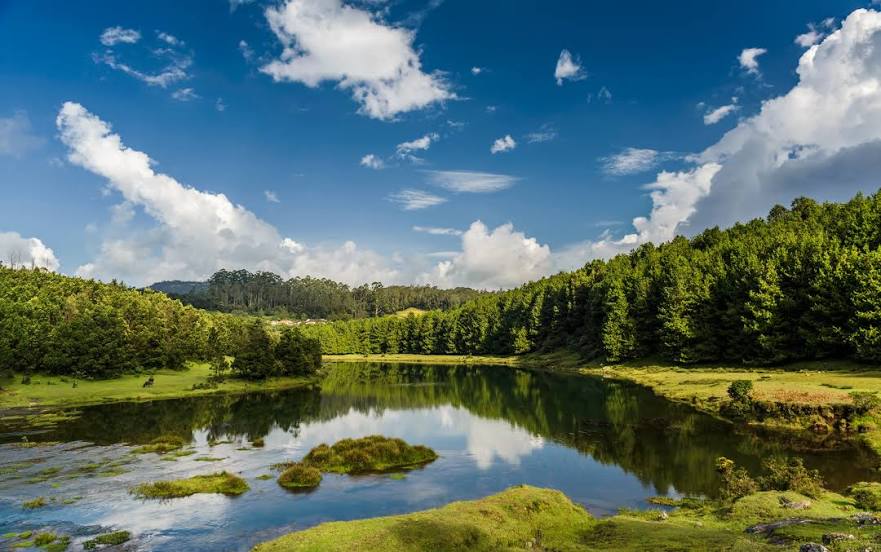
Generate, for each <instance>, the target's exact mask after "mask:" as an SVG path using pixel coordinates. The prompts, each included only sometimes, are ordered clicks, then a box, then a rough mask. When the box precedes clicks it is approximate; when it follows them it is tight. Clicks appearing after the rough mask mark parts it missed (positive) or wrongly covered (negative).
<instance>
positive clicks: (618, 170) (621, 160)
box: [600, 148, 682, 176]
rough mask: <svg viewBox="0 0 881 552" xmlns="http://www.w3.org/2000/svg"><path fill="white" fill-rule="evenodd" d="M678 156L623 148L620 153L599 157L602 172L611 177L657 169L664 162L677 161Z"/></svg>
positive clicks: (645, 149) (679, 156) (655, 151)
mask: <svg viewBox="0 0 881 552" xmlns="http://www.w3.org/2000/svg"><path fill="white" fill-rule="evenodd" d="M681 157H682V156H681V155H680V154H677V153H674V152H671V151H658V150H654V149H649V148H624V149H623V150H621V151H620V152H618V153H616V154H614V155H609V156H607V157H601V158H600V163H601V165H602V169H603V172H604V173H606V174H610V175H613V176H624V175H628V174H638V173H642V172H646V171H648V170H651V169H653V168H655V167H657V166H658V165H659V164H661V163H663V162H664V161H669V160H671V159H679V158H681Z"/></svg>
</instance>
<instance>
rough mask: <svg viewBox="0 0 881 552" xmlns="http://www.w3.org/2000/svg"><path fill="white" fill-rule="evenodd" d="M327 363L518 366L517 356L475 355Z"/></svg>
mask: <svg viewBox="0 0 881 552" xmlns="http://www.w3.org/2000/svg"><path fill="white" fill-rule="evenodd" d="M322 358H323V360H324V361H325V362H400V363H402V364H496V365H504V366H516V365H518V364H520V363H522V359H521V358H520V357H517V356H513V355H512V356H490V355H486V356H482V355H478V356H474V355H397V354H396V355H324V356H323V357H322Z"/></svg>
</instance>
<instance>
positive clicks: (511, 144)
mask: <svg viewBox="0 0 881 552" xmlns="http://www.w3.org/2000/svg"><path fill="white" fill-rule="evenodd" d="M516 147H517V142H515V141H514V139H513V138H511V135H510V134H506V135H504V136H502V137H501V138H496V141H495V142H493V144H492V145H491V146H490V147H489V151H490V153H493V154H496V153H504V152H506V151H511V150H512V149H514V148H516Z"/></svg>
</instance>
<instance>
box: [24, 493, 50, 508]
mask: <svg viewBox="0 0 881 552" xmlns="http://www.w3.org/2000/svg"><path fill="white" fill-rule="evenodd" d="M46 504H47V502H46V498H45V497H42V496H38V497H37V498H34V499H31V500H26V501H25V502H24V503H22V505H21V507H22V508H24V509H25V510H36V509H37V508H42V507H43V506H45V505H46Z"/></svg>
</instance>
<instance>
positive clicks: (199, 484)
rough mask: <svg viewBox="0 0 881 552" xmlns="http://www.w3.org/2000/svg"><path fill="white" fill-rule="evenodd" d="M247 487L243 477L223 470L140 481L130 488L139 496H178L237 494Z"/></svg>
mask: <svg viewBox="0 0 881 552" xmlns="http://www.w3.org/2000/svg"><path fill="white" fill-rule="evenodd" d="M249 489H250V487H248V484H247V483H246V482H245V480H244V479H242V478H241V477H239V476H237V475H235V474H231V473H227V472H225V471H224V472H217V473H212V474H207V475H195V476H193V477H188V478H186V479H174V480H170V481H156V482H154V483H142V484H140V485H138V486H137V487H135V488H133V489H132V494H133V495H135V496H138V497H141V498H180V497H184V496H191V495H194V494H200V493H202V494H222V495H226V496H238V495H240V494H242V493H244V492H247V491H248V490H249Z"/></svg>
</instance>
